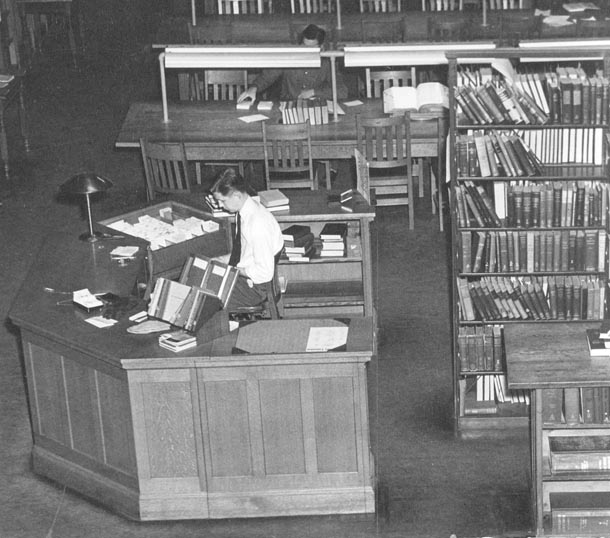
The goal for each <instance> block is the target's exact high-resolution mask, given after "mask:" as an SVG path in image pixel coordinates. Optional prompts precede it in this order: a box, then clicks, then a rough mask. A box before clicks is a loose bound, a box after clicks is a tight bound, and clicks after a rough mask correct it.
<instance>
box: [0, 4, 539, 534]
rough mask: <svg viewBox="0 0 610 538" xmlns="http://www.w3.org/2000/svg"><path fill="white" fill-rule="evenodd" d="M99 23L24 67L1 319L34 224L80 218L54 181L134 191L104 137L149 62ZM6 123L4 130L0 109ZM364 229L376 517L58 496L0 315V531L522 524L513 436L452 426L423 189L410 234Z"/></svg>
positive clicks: (499, 530)
mask: <svg viewBox="0 0 610 538" xmlns="http://www.w3.org/2000/svg"><path fill="white" fill-rule="evenodd" d="M127 15H130V14H129V13H126V16H127ZM121 16H122V15H121ZM119 19H120V17H118V18H115V19H114V21H115V22H116V21H119ZM105 24H106V26H105V28H106V31H107V32H108V33H109V34H111V35H113V36H114V37H116V39H113V40H112V45H111V46H108V45H103V44H101V43H100V42H99V41H95V40H94V39H93V38H94V37H95V35H96V34H95V32H92V33H91V35H92V36H93V37H92V38H91V39H92V42H91V43H88V48H87V51H88V52H87V55H86V57H85V58H83V59H82V60H81V62H80V69H79V70H73V69H71V68H70V58H69V55H68V54H66V51H65V50H63V47H64V46H63V44H62V43H63V42H62V41H59V42H58V43H55V44H54V45H55V46H52V45H53V43H51V44H50V47H49V49H48V50H47V52H46V53H45V54H44V55H43V56H42V57H40V58H39V59H38V61H37V62H36V64H35V66H34V69H32V70H31V72H30V74H29V76H28V80H27V88H28V97H27V107H28V117H29V130H30V139H31V140H30V143H31V149H32V150H31V152H30V153H29V154H27V155H26V154H25V153H24V151H23V150H22V148H21V144H20V139H19V138H18V137H13V138H12V139H11V143H10V144H11V147H10V150H11V155H12V159H13V160H12V163H13V171H14V177H13V178H12V180H11V181H6V180H5V179H4V178H2V179H0V202H1V203H2V205H1V207H0V237H1V238H2V242H1V244H2V246H3V254H2V255H1V256H0V312H1V313H2V317H3V318H6V315H7V313H8V310H9V307H10V304H11V302H12V299H13V297H14V295H15V292H16V289H17V287H18V286H20V285H21V283H22V281H23V278H24V275H25V271H26V269H27V267H28V265H29V264H30V262H31V260H32V258H33V257H34V256H35V253H36V249H37V247H38V245H40V243H41V241H43V240H44V239H43V238H44V235H45V233H46V232H48V231H50V230H66V231H70V232H71V233H74V234H78V233H80V232H82V231H84V230H85V228H86V224H85V221H84V220H83V219H82V215H81V211H80V209H79V207H78V205H75V204H69V203H60V202H58V201H57V200H56V198H55V195H56V191H57V187H58V185H59V184H61V183H62V182H63V181H64V180H66V179H67V178H68V177H70V176H71V175H72V174H74V173H75V172H77V171H80V170H82V169H84V168H89V169H93V170H95V171H97V172H98V173H100V174H102V175H104V176H106V177H109V178H111V179H113V180H114V181H115V187H114V188H113V189H112V190H111V191H109V193H108V194H107V196H106V198H105V199H104V200H101V201H99V202H96V203H95V205H94V208H93V210H94V213H95V217H96V218H97V219H101V218H104V217H108V216H112V215H116V214H119V213H122V212H124V211H125V210H126V209H127V208H129V207H133V206H134V205H135V204H138V203H142V202H143V201H144V200H145V194H144V180H143V176H142V169H141V163H140V159H139V155H138V153H137V152H136V151H132V150H116V149H114V139H115V137H116V135H117V133H118V130H119V127H120V124H121V122H122V120H123V118H124V115H125V113H126V111H127V108H128V105H129V103H130V102H131V101H132V100H136V99H146V98H150V99H158V98H159V96H158V83H157V80H158V77H157V72H156V62H155V59H154V56H153V55H151V54H149V53H147V49H146V47H145V46H144V45H145V44H146V36H147V34H146V32H145V31H140V33H138V32H135V31H132V29H131V28H130V27H129V25H127V24H125V23H124V21H123V24H122V25H121V24H118V25H117V26H116V27H115V26H113V25H112V21H110V22H109V21H105ZM101 33H103V32H98V34H97V35H98V36H99V35H101ZM8 130H9V132H10V133H16V116H14V115H13V114H9V121H8ZM340 181H345V177H343V178H340ZM374 233H375V234H376V239H377V241H376V244H377V247H376V252H375V258H376V261H377V264H378V267H379V270H378V276H377V278H376V282H375V287H376V288H377V293H378V297H379V299H378V311H379V324H380V326H381V338H380V347H379V357H378V360H376V361H375V362H373V363H372V364H371V365H370V370H369V380H370V383H369V387H370V395H371V405H370V415H371V425H372V443H373V446H374V452H375V457H376V462H377V474H378V477H379V481H380V483H381V484H382V485H384V486H385V488H387V491H388V493H389V504H388V514H387V517H359V516H350V517H310V518H281V519H260V520H237V519H236V520H228V521H184V522H167V523H166V522H159V523H135V522H132V521H127V520H125V519H123V518H122V517H119V516H116V515H114V514H112V513H110V512H108V511H106V510H105V509H104V508H102V507H100V506H96V505H95V504H92V503H90V502H89V501H86V500H84V499H83V498H81V497H80V496H79V495H77V494H74V493H72V492H70V491H63V488H62V487H60V486H58V485H57V484H54V483H51V482H49V481H46V480H44V479H41V478H39V477H37V476H35V475H34V474H33V473H32V472H31V470H30V456H29V453H30V448H31V437H30V428H29V423H28V413H27V407H26V400H25V393H24V385H23V379H22V374H21V369H20V363H19V355H18V353H19V351H18V349H19V348H18V341H17V334H16V331H15V329H14V328H13V327H11V326H10V324H9V323H8V321H7V322H6V323H5V325H4V326H3V329H2V330H1V331H0V432H1V433H0V538H19V537H24V538H34V537H36V538H38V537H40V538H79V537H85V536H86V537H89V538H97V537H107V538H111V537H112V538H114V537H122V536H130V537H133V538H137V537H142V538H153V537H180V538H188V537H191V536H192V537H195V536H197V537H202V536H206V537H208V536H209V537H212V536H214V537H229V536H231V537H242V536H244V537H245V536H248V537H250V536H260V537H266V538H267V537H272V536H273V537H278V538H280V537H282V538H283V537H290V538H293V537H301V536H303V537H305V536H316V537H322V538H331V537H350V538H352V537H373V536H388V537H399V536H407V537H415V536H431V537H432V536H434V537H448V536H449V535H450V534H451V533H455V534H457V536H458V537H462V536H471V537H474V536H492V535H496V536H497V535H508V534H510V535H515V534H516V535H524V534H525V533H527V530H528V528H529V518H530V515H529V514H530V512H529V497H528V485H527V484H528V472H527V466H528V445H527V439H526V437H525V436H523V435H521V436H517V437H515V438H512V439H510V440H493V439H492V440H490V439H487V440H461V439H458V438H456V437H455V436H454V434H453V431H452V418H451V417H452V394H451V358H450V332H449V330H450V319H449V306H448V295H449V292H448V269H447V259H448V257H447V237H448V236H447V235H444V234H441V233H439V232H438V223H437V221H436V220H435V218H433V217H432V216H431V215H430V213H429V210H428V203H427V199H421V200H418V203H417V205H416V230H415V231H409V230H408V225H407V219H406V212H405V210H404V208H389V209H386V208H382V209H379V211H378V214H377V220H376V226H375V231H374Z"/></svg>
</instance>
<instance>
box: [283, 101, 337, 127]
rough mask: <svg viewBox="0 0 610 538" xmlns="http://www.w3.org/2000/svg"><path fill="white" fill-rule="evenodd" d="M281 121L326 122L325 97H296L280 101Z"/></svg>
mask: <svg viewBox="0 0 610 538" xmlns="http://www.w3.org/2000/svg"><path fill="white" fill-rule="evenodd" d="M280 112H281V113H282V123H284V124H292V123H305V122H307V121H309V123H311V125H323V124H325V123H328V102H327V100H326V99H322V98H319V97H313V98H311V99H301V98H299V99H296V100H290V101H280Z"/></svg>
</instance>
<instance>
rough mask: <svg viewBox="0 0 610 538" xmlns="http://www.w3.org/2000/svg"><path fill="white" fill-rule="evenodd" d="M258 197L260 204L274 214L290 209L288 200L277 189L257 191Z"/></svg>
mask: <svg viewBox="0 0 610 538" xmlns="http://www.w3.org/2000/svg"><path fill="white" fill-rule="evenodd" d="M258 197H259V200H260V202H261V204H262V205H263V206H265V207H266V208H267V209H268V210H269V211H272V212H274V213H275V212H277V211H288V210H289V209H290V200H289V199H288V197H287V196H286V195H285V194H284V193H283V192H282V191H280V190H279V189H269V190H266V191H259V192H258Z"/></svg>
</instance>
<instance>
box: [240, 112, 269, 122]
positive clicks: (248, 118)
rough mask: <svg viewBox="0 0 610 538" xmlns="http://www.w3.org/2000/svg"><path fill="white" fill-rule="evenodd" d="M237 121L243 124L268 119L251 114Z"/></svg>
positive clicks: (260, 115)
mask: <svg viewBox="0 0 610 538" xmlns="http://www.w3.org/2000/svg"><path fill="white" fill-rule="evenodd" d="M238 119H240V120H241V121H243V122H244V123H253V122H255V121H264V120H268V119H269V117H268V116H265V115H264V114H252V115H251V116H242V117H241V118H238Z"/></svg>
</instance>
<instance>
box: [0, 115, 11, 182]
mask: <svg viewBox="0 0 610 538" xmlns="http://www.w3.org/2000/svg"><path fill="white" fill-rule="evenodd" d="M0 156H1V157H2V161H3V162H4V174H5V177H6V179H7V180H8V179H9V178H10V176H9V166H8V144H7V141H6V129H5V126H4V104H3V105H1V106H0Z"/></svg>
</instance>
